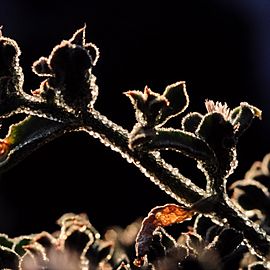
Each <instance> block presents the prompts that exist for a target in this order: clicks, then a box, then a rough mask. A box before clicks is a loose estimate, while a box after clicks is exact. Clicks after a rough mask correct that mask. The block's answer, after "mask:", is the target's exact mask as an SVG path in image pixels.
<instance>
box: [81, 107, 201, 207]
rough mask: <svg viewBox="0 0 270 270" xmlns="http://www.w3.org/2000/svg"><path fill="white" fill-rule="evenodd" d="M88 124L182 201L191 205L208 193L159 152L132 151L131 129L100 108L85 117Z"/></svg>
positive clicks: (95, 133) (111, 145)
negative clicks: (124, 126) (119, 123)
mask: <svg viewBox="0 0 270 270" xmlns="http://www.w3.org/2000/svg"><path fill="white" fill-rule="evenodd" d="M84 123H85V125H84V127H83V129H84V130H85V131H86V132H88V133H89V134H90V135H91V136H93V137H95V138H98V139H99V140H100V141H101V142H102V143H103V144H105V145H106V146H109V147H111V149H112V150H114V151H116V152H119V153H120V154H121V156H122V157H123V158H125V159H126V160H127V161H128V162H130V163H133V164H134V165H135V166H137V167H138V168H139V169H140V170H141V172H142V173H144V174H145V175H146V176H147V177H149V178H150V180H151V181H152V182H154V183H155V184H156V185H158V186H159V187H160V188H161V189H162V190H164V191H165V192H166V193H167V194H169V195H170V196H172V197H173V198H174V199H176V200H177V201H178V202H179V203H181V204H185V205H188V206H190V205H192V204H193V203H194V202H196V201H198V200H200V199H202V198H203V197H204V196H206V194H205V192H204V191H203V190H202V189H200V188H199V187H197V186H196V185H194V184H193V183H192V182H191V180H190V179H188V178H186V177H184V176H183V175H181V174H180V173H179V171H178V169H176V168H173V167H172V166H171V165H170V164H168V163H166V162H165V161H164V160H163V159H161V158H160V157H159V153H158V152H154V153H147V152H142V151H137V150H131V149H130V148H129V146H128V134H129V133H128V131H127V130H125V129H123V128H122V127H121V126H118V125H117V124H115V123H113V122H112V121H110V120H109V119H107V118H106V117H105V116H103V115H101V114H100V113H99V112H98V111H95V110H92V111H91V112H90V113H88V114H87V115H86V116H85V117H84ZM180 190H181V193H180V192H179V191H180Z"/></svg>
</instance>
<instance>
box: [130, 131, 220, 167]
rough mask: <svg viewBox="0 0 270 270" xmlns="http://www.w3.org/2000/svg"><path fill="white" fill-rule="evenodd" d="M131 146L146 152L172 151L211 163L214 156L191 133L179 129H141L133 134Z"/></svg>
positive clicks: (201, 141)
mask: <svg viewBox="0 0 270 270" xmlns="http://www.w3.org/2000/svg"><path fill="white" fill-rule="evenodd" d="M131 143H132V145H133V146H135V147H141V148H144V149H146V150H161V149H165V150H169V149H170V150H174V151H178V152H180V153H182V154H183V155H185V156H187V157H190V158H193V159H195V160H202V161H213V162H214V160H215V154H214V152H213V151H212V149H211V148H210V147H209V146H208V144H207V143H206V142H205V141H203V140H202V139H200V138H198V137H196V136H195V135H194V134H193V133H190V132H186V131H182V130H179V129H165V128H163V129H162V128H161V129H158V130H156V131H153V130H148V129H143V128H141V129H140V130H138V132H137V135H135V134H133V138H132V142H131Z"/></svg>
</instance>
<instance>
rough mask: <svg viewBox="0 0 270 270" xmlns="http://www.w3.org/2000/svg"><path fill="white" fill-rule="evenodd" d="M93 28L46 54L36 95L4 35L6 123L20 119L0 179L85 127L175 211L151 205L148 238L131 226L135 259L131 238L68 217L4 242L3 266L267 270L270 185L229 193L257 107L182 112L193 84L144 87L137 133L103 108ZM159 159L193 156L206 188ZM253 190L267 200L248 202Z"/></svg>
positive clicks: (212, 106) (1, 101)
mask: <svg viewBox="0 0 270 270" xmlns="http://www.w3.org/2000/svg"><path fill="white" fill-rule="evenodd" d="M85 30H86V27H85V26H84V27H83V28H82V29H79V30H78V31H76V33H75V34H74V35H73V36H72V37H71V38H70V39H68V40H64V41H62V42H60V44H59V45H57V46H56V47H54V48H53V50H52V52H51V53H50V54H49V56H48V57H41V58H40V59H39V60H37V61H36V62H34V64H33V67H32V69H33V72H34V73H35V74H36V75H38V76H39V77H40V78H41V80H42V82H41V83H40V87H39V88H38V89H36V90H34V91H31V93H28V92H27V91H25V90H24V89H23V71H22V68H21V67H20V65H19V56H20V54H21V52H20V49H19V47H18V45H17V43H16V42H15V41H14V40H12V39H10V38H7V37H4V36H3V35H2V33H0V118H1V121H2V123H3V125H4V124H5V123H6V120H7V119H8V118H10V117H11V116H13V115H15V114H19V115H20V116H21V118H20V119H21V120H17V122H16V123H14V124H12V125H11V126H10V127H9V131H8V133H7V135H6V136H5V137H4V138H2V139H1V140H0V171H4V170H7V169H10V168H11V167H12V166H14V165H16V163H17V162H19V161H20V160H22V159H23V158H25V157H26V156H27V155H29V154H30V153H31V152H33V151H34V150H36V149H38V148H39V147H41V146H42V145H44V144H45V143H47V142H49V141H51V140H53V139H55V138H57V137H59V136H61V135H63V134H64V133H66V132H72V131H82V132H87V133H88V134H89V135H90V136H93V137H94V138H97V139H99V141H100V142H101V143H103V144H104V145H105V146H108V147H110V148H111V149H112V150H114V151H116V152H119V153H120V154H121V156H122V157H123V158H124V159H126V160H127V161H128V162H131V163H133V164H134V165H135V166H136V167H138V168H139V169H140V171H141V172H142V173H144V174H145V175H146V176H147V177H148V178H149V179H150V180H151V181H152V182H154V183H155V184H157V185H158V186H159V187H160V188H161V189H162V190H164V191H165V192H166V193H167V194H169V195H170V196H172V197H173V198H174V199H175V200H176V202H177V204H167V205H164V206H158V207H156V208H154V209H152V210H151V211H150V212H149V215H148V217H146V218H145V219H144V220H143V222H142V224H141V229H140V230H139V229H138V227H139V226H138V223H136V224H137V225H136V226H135V225H131V226H133V227H132V228H133V231H132V233H131V235H132V236H134V235H135V234H134V231H135V232H136V234H137V238H136V239H133V238H134V237H133V238H132V241H134V244H135V245H134V246H135V251H136V254H134V246H133V245H132V248H131V244H130V243H131V241H130V239H129V241H127V239H126V238H127V233H126V232H123V231H122V230H120V229H115V231H114V230H112V231H110V233H107V234H105V239H100V235H99V234H98V233H97V231H96V230H95V229H94V227H93V226H92V225H91V223H90V222H89V221H88V219H87V217H86V216H84V215H76V214H67V215H64V216H63V217H62V219H60V220H59V225H60V226H61V231H60V233H58V234H54V235H51V234H49V233H41V234H37V235H31V236H25V237H20V238H15V239H10V238H9V237H8V236H6V235H2V236H1V237H0V268H1V269H21V270H28V269H29V270H30V269H32V270H33V269H34V270H37V269H83V270H88V269H118V270H124V269H125V270H127V269H138V267H139V268H141V269H160V270H164V269H168V270H169V269H191V268H192V267H193V268H192V269H198V268H199V267H203V268H204V269H228V267H229V265H234V266H235V267H240V265H242V266H247V262H246V261H245V259H244V258H251V260H252V263H250V265H249V266H247V267H249V269H257V268H256V267H260V269H267V267H268V268H269V262H268V256H269V254H270V238H269V236H268V233H269V232H270V229H269V227H270V224H269V214H270V213H269V210H268V208H269V207H268V206H269V205H270V204H269V200H270V199H269V194H270V192H269V187H268V186H267V187H264V185H265V183H260V184H259V183H257V182H256V181H257V179H253V180H250V179H249V180H247V179H245V180H242V181H237V182H235V184H234V185H232V186H231V190H233V192H232V193H233V196H232V198H230V196H229V194H228V190H227V185H226V183H227V179H228V177H229V176H231V175H232V173H233V172H234V170H235V168H236V166H237V143H238V140H239V138H240V136H241V135H242V134H243V133H244V131H246V130H247V129H248V127H249V126H250V125H251V123H252V121H253V119H254V118H256V117H258V118H260V117H261V111H260V110H259V109H258V108H257V107H255V106H253V105H250V104H248V103H246V102H242V103H240V105H239V106H238V107H236V108H234V109H229V107H228V106H227V104H225V103H221V102H214V101H211V100H206V101H205V106H206V112H205V113H199V112H189V113H187V114H186V115H183V114H184V112H185V111H186V110H187V108H188V104H189V97H188V94H187V90H186V84H185V82H183V81H179V82H176V83H174V84H171V85H169V86H167V87H166V89H165V90H164V91H163V93H162V94H160V93H158V92H154V91H153V90H151V89H150V88H149V87H148V86H146V87H145V89H144V90H143V91H139V90H130V91H127V92H125V95H126V96H128V97H129V99H130V101H131V104H132V106H133V108H134V111H135V116H136V123H135V124H134V127H133V129H132V130H131V131H130V132H129V131H128V130H126V129H124V128H123V127H121V126H119V125H117V124H116V123H114V122H112V121H110V120H109V119H108V118H107V117H106V116H104V115H102V114H101V113H100V112H98V111H97V110H96V109H95V101H96V99H97V97H98V86H97V85H96V78H95V76H94V75H93V72H92V71H93V69H94V66H95V65H96V63H97V60H98V58H99V50H98V48H97V47H96V46H95V45H94V44H92V43H88V42H86V39H85V34H86V33H85ZM180 116H181V117H182V120H181V122H179V123H181V124H179V127H178V128H171V127H169V123H170V122H169V120H170V119H171V118H173V117H180ZM161 151H176V152H177V153H179V155H185V156H187V157H188V158H190V159H193V160H195V161H196V162H197V167H198V168H199V169H200V170H201V171H202V172H203V174H204V176H205V188H204V189H203V188H200V187H198V186H197V185H196V184H195V183H194V182H193V181H192V179H189V178H187V177H185V176H183V175H182V174H181V173H180V172H179V170H178V169H177V168H174V167H173V166H172V165H171V164H169V163H168V162H167V161H166V160H164V159H163V158H162V155H161ZM268 165H269V159H265V160H264V162H263V166H261V165H260V167H259V169H260V170H257V171H256V172H257V173H258V171H259V172H260V173H261V174H263V175H264V176H267V177H268V176H269V166H268ZM257 176H258V175H256V177H257ZM248 178H254V175H252V176H251V175H250V174H249V175H248ZM268 185H269V184H268ZM251 191H255V192H256V193H257V194H259V195H260V197H261V200H259V201H258V202H256V203H252V200H251V199H252V196H251ZM248 211H252V212H248ZM258 213H259V214H258ZM191 218H192V220H191V221H190V219H191ZM254 220H255V221H256V223H254ZM185 221H188V222H189V225H188V227H186V230H185V231H181V232H179V239H178V240H177V241H176V239H174V238H173V237H172V236H171V235H169V234H168V232H167V231H166V228H167V227H168V226H171V225H173V224H176V223H183V224H185ZM134 228H136V229H134ZM127 230H128V229H127ZM123 235H125V237H124V236H123ZM228 238H229V239H231V241H230V242H229V243H228V242H227V241H226V239H228ZM127 243H129V244H127ZM252 256H253V257H252ZM128 257H131V258H132V259H135V265H136V266H134V265H133V263H132V261H133V260H129V259H128ZM209 257H211V258H212V260H208V258H209ZM135 267H137V268H135ZM196 267H197V268H196Z"/></svg>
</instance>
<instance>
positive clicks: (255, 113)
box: [231, 102, 262, 138]
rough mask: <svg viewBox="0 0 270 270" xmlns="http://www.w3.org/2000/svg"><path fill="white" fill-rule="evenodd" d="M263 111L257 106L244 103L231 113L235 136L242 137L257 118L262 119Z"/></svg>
mask: <svg viewBox="0 0 270 270" xmlns="http://www.w3.org/2000/svg"><path fill="white" fill-rule="evenodd" d="M261 116H262V111H261V110H259V109H258V108H256V107H255V106H252V105H249V104H248V103H247V102H242V103H241V104H240V106H239V107H237V108H235V109H234V110H233V111H232V113H231V122H232V124H233V126H234V127H235V136H236V137H237V138H238V137H240V136H241V135H242V134H243V133H244V132H245V131H246V130H247V129H248V128H249V127H250V125H251V123H252V120H253V119H254V118H255V117H258V118H259V119H261Z"/></svg>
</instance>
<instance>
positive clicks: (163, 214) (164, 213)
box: [135, 204, 194, 266]
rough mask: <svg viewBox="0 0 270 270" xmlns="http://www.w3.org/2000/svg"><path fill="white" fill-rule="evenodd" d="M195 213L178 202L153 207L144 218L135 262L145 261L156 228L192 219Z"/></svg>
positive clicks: (138, 264) (137, 239) (138, 263)
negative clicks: (177, 203)
mask: <svg viewBox="0 0 270 270" xmlns="http://www.w3.org/2000/svg"><path fill="white" fill-rule="evenodd" d="M193 215H194V212H193V211H190V210H188V209H186V208H184V207H182V206H179V205H176V204H166V205H164V206H157V207H155V208H153V209H152V210H151V211H150V212H149V214H148V216H147V217H146V218H145V219H144V220H143V222H142V227H141V229H140V231H139V233H138V235H137V238H136V245H135V248H136V256H137V259H136V260H135V264H136V265H137V266H140V265H141V264H142V263H143V260H144V259H143V257H144V256H145V255H146V254H147V253H148V252H149V247H150V245H151V242H152V239H153V233H154V231H155V229H156V228H158V227H166V226H169V225H172V224H175V223H180V222H183V221H185V220H187V219H190V218H191V217H192V216H193Z"/></svg>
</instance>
